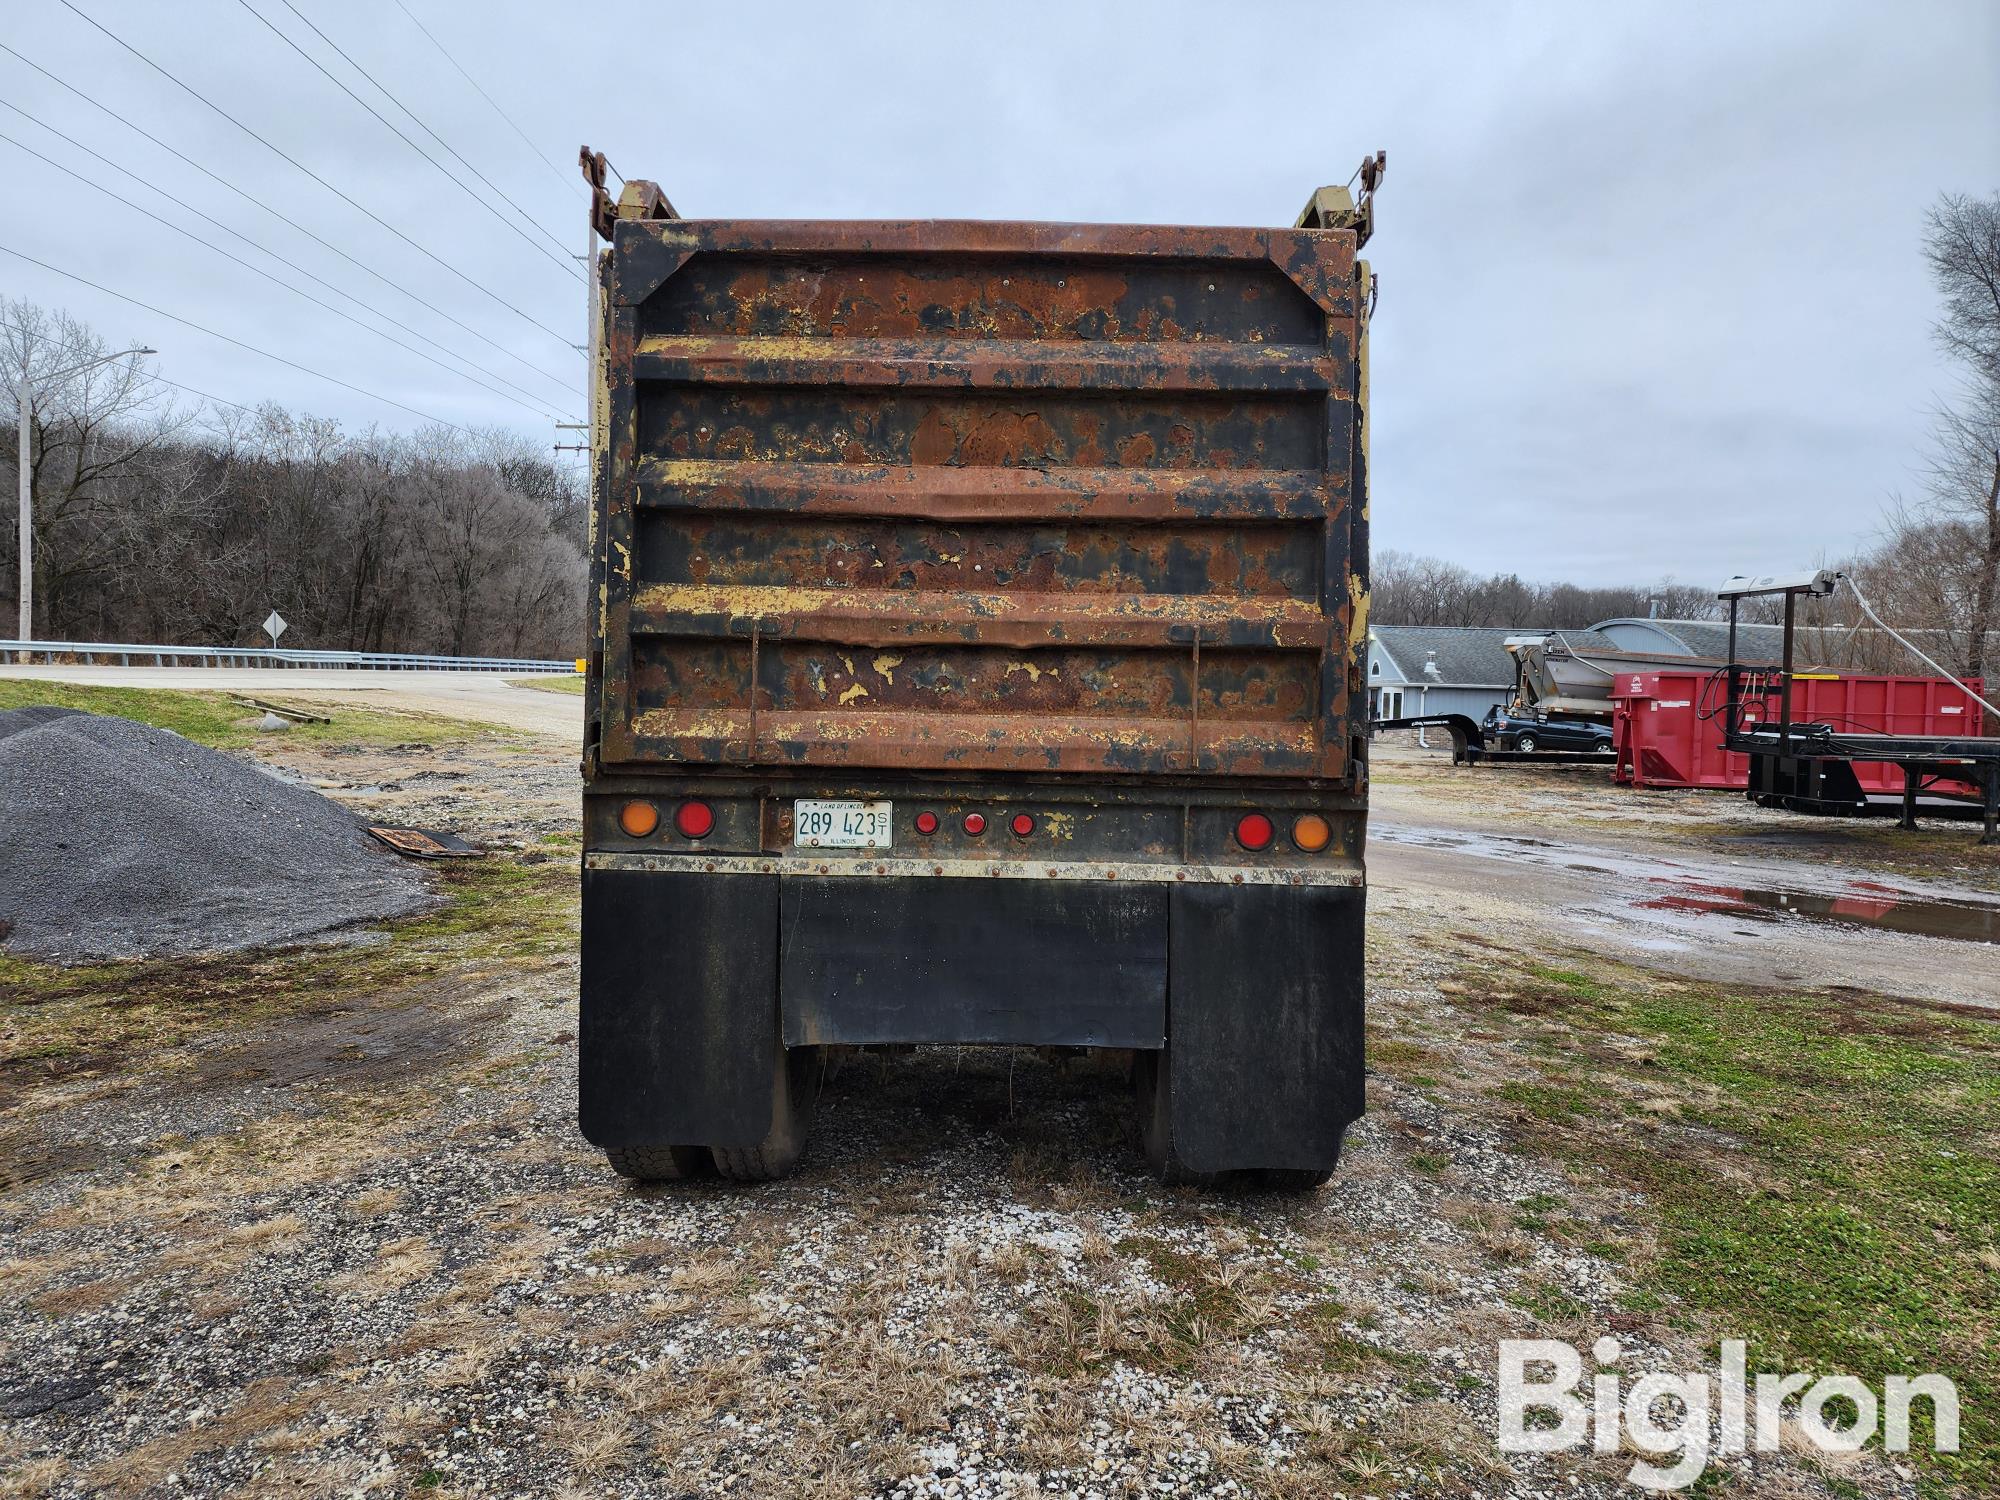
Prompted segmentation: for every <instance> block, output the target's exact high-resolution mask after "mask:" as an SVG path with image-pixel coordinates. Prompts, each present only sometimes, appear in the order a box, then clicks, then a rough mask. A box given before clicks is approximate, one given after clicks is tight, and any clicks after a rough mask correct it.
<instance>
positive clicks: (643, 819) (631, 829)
mask: <svg viewBox="0 0 2000 1500" xmlns="http://www.w3.org/2000/svg"><path fill="white" fill-rule="evenodd" d="M618 826H619V827H620V828H622V829H624V830H625V832H626V833H628V834H630V835H631V836H632V837H633V838H635V839H642V838H645V837H646V836H647V835H648V834H650V833H651V832H652V831H653V830H654V829H655V828H658V827H659V826H660V810H659V809H658V808H657V807H655V806H653V804H652V803H650V802H628V803H626V804H625V805H624V806H623V807H621V808H619V809H618Z"/></svg>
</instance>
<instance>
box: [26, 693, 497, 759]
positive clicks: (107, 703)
mask: <svg viewBox="0 0 2000 1500" xmlns="http://www.w3.org/2000/svg"><path fill="white" fill-rule="evenodd" d="M257 696H258V697H260V698H262V699H264V701H265V702H267V703H276V704H279V705H281V706H284V707H290V706H293V700H291V699H290V697H289V695H287V694H285V693H282V692H272V693H259V694H257ZM354 696H355V697H356V698H357V699H359V698H360V697H361V696H362V695H360V694H355V695H354ZM39 704H49V705H53V706H54V707H57V708H76V709H81V710H83V711H84V712H85V713H93V714H111V715H115V716H116V717H118V718H121V719H132V720H134V721H136V722H137V723H140V724H150V725H152V726H153V727H154V728H156V729H171V730H172V731H173V732H174V733H175V734H178V735H180V736H182V737H183V738H185V739H190V740H194V741H195V742H196V743H198V744H203V745H210V746H213V747H215V748H216V749H218V750H236V749H241V748H242V747H244V746H246V745H254V744H258V743H260V742H263V741H265V740H268V739H270V738H273V735H267V734H265V733H264V732H263V731H261V730H259V729H258V728H257V721H258V720H259V719H261V718H262V717H263V711H262V710H261V709H256V708H251V707H248V706H247V705H245V704H244V703H241V702H239V701H238V700H236V699H234V698H232V697H231V696H230V695H229V694H227V693H219V692H213V691H210V690H208V689H206V688H198V689H197V688H190V689H180V688H128V687H100V686H98V685H96V684H93V683H75V682H44V681H41V680H39V679H31V678H19V677H7V678H0V709H9V708H30V707H34V706H36V705H39ZM312 711H313V712H315V713H323V714H325V715H326V716H327V717H328V718H330V719H332V721H333V722H332V723H330V724H294V725H293V726H292V727H291V728H289V729H287V730H285V731H283V733H282V734H280V735H276V737H277V738H281V739H283V740H284V741H285V742H286V743H287V744H307V745H401V744H409V743H412V742H416V741H422V742H425V743H427V744H433V745H439V744H454V743H458V742H460V741H464V740H468V739H471V738H474V737H475V736H477V735H480V734H482V733H484V734H502V735H505V734H508V733H509V731H507V730H506V729H504V728H503V727H502V726H499V725H489V724H475V723H470V722H467V721H465V720H462V719H451V718H446V717H444V716H442V715H439V714H424V713H415V712H410V711H405V710H399V709H390V708H381V707H367V708H364V707H361V706H359V704H358V703H357V705H356V706H355V707H352V708H350V707H348V706H347V705H346V704H344V703H342V704H338V705H336V706H334V707H332V708H324V707H318V706H315V707H314V709H313V710H312ZM274 734H275V732H274Z"/></svg>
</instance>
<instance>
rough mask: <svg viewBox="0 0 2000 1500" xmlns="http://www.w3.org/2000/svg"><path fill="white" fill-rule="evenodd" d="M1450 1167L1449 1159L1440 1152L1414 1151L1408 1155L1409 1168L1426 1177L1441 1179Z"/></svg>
mask: <svg viewBox="0 0 2000 1500" xmlns="http://www.w3.org/2000/svg"><path fill="white" fill-rule="evenodd" d="M1450 1165H1451V1158H1450V1157H1449V1156H1446V1155H1444V1153H1442V1152H1440V1151H1414V1152H1412V1153H1411V1154H1410V1166H1411V1168H1412V1169H1413V1170H1415V1171H1418V1172H1421V1173H1423V1174H1424V1176H1426V1177H1441V1176H1443V1175H1444V1171H1445V1168H1447V1167H1449V1166H1450Z"/></svg>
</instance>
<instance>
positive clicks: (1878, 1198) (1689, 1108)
mask: <svg viewBox="0 0 2000 1500" xmlns="http://www.w3.org/2000/svg"><path fill="white" fill-rule="evenodd" d="M1533 978H1534V979H1535V980H1536V981H1538V982H1541V983H1544V984H1549V985H1554V986H1558V987H1559V988H1560V989H1561V991H1562V992H1563V993H1564V994H1565V996H1566V997H1568V1003H1567V1004H1565V1005H1564V1006H1563V1008H1562V1009H1561V1010H1560V1012H1559V1013H1553V1014H1550V1015H1549V1016H1548V1017H1547V1018H1546V1019H1543V1020H1533V1021H1523V1022H1522V1025H1523V1026H1526V1027H1534V1028H1536V1031H1535V1035H1537V1036H1538V1037H1539V1038H1540V1039H1541V1040H1543V1041H1551V1040H1552V1041H1554V1042H1556V1043H1557V1044H1558V1045H1560V1046H1561V1047H1562V1048H1563V1049H1564V1050H1565V1052H1566V1053H1567V1057H1568V1073H1569V1076H1573V1077H1588V1078H1590V1079H1592V1081H1593V1083H1594V1084H1595V1085H1596V1086H1597V1087H1598V1089H1599V1090H1600V1091H1601V1093H1600V1097H1615V1096H1616V1095H1617V1094H1618V1093H1619V1092H1620V1091H1621V1090H1625V1091H1629V1092H1630V1093H1631V1094H1633V1095H1635V1096H1643V1097H1647V1098H1658V1097H1659V1096H1661V1095H1662V1094H1664V1095H1665V1096H1666V1097H1667V1098H1668V1099H1670V1100H1671V1101H1672V1102H1673V1103H1674V1104H1675V1105H1676V1106H1677V1108H1678V1109H1679V1111H1680V1117H1679V1122H1678V1123H1676V1124H1674V1125H1671V1126H1664V1127H1662V1126H1659V1125H1658V1122H1657V1120H1653V1119H1647V1118H1645V1116H1644V1115H1643V1113H1641V1114H1640V1115H1638V1116H1636V1117H1635V1116H1634V1115H1632V1114H1629V1113H1627V1112H1625V1111H1620V1110H1591V1109H1589V1108H1587V1107H1586V1099H1585V1096H1583V1095H1581V1094H1580V1093H1579V1091H1577V1090H1575V1089H1572V1088H1568V1087H1565V1086H1561V1085H1556V1084H1549V1083H1523V1082H1510V1083H1507V1084H1503V1085H1501V1086H1500V1087H1499V1088H1498V1089H1496V1090H1495V1092H1496V1093H1497V1094H1499V1096H1500V1097H1502V1098H1505V1099H1507V1100H1508V1101H1509V1102H1512V1103H1515V1104H1518V1105H1520V1106H1522V1107H1523V1109H1524V1110H1525V1111H1526V1113H1527V1114H1528V1116H1529V1117H1530V1122H1529V1125H1528V1131H1527V1133H1528V1134H1529V1136H1530V1137H1531V1138H1533V1139H1538V1140H1539V1141H1540V1142H1541V1143H1543V1144H1544V1145H1546V1146H1547V1147H1548V1148H1549V1149H1551V1150H1553V1151H1555V1152H1558V1153H1560V1154H1564V1155H1566V1156H1569V1157H1571V1158H1573V1159H1576V1160H1577V1161H1579V1162H1580V1163H1590V1164H1595V1165H1598V1166H1602V1167H1605V1168H1608V1169H1610V1170H1611V1171H1612V1172H1613V1173H1614V1174H1615V1175H1617V1176H1618V1177H1620V1178H1622V1179H1623V1180H1625V1181H1626V1182H1628V1183H1630V1184H1632V1185H1635V1186H1637V1187H1639V1188H1640V1189H1641V1190H1643V1192H1644V1193H1645V1194H1646V1196H1647V1197H1648V1199H1649V1200H1650V1201H1651V1203H1652V1205H1653V1208H1654V1210H1655V1212H1656V1213H1657V1214H1658V1215H1659V1218H1660V1222H1661V1233H1662V1244H1661V1246H1660V1249H1661V1254H1660V1255H1659V1256H1658V1257H1657V1260H1656V1262H1655V1263H1654V1265H1653V1267H1652V1268H1651V1269H1650V1270H1649V1271H1648V1273H1647V1280H1646V1282H1645V1283H1644V1284H1642V1286H1641V1287H1640V1288H1638V1289H1637V1290H1636V1291H1635V1294H1634V1298H1635V1299H1636V1300H1638V1301H1643V1302H1645V1303H1647V1304H1648V1305H1649V1306H1648V1310H1653V1309H1658V1308H1660V1307H1662V1306H1664V1305H1665V1304H1666V1301H1667V1300H1668V1299H1674V1298H1677V1299H1679V1300H1680V1301H1681V1302H1682V1303H1683V1304H1686V1305H1692V1306H1694V1307H1696V1308H1700V1309H1704V1310H1706V1311H1707V1312H1708V1313H1710V1314H1712V1315H1713V1324H1714V1327H1715V1328H1716V1329H1717V1330H1718V1331H1719V1332H1720V1334H1721V1335H1722V1336H1725V1337H1737V1336H1740V1337H1744V1338H1747V1339H1748V1340H1749V1341H1750V1342H1751V1346H1752V1368H1753V1369H1758V1368H1773V1369H1774V1368H1780V1367H1782V1368H1784V1369H1787V1370H1790V1369H1798V1370H1811V1371H1816V1372H1822V1373H1834V1372H1838V1373H1844V1374H1853V1375H1858V1376H1860V1377H1861V1378H1863V1379H1864V1380H1866V1381H1868V1382H1869V1383H1870V1384H1871V1385H1874V1386H1876V1387H1877V1388H1878V1389H1879V1388H1880V1384H1881V1382H1882V1380H1883V1379H1884V1378H1885V1377H1886V1376H1888V1375H1891V1374H1917V1373H1921V1372H1925V1371H1932V1370H1936V1371H1939V1372H1941V1373H1943V1374H1946V1375H1948V1376H1950V1377H1951V1378H1952V1379H1953V1380H1954V1381H1956V1382H1957V1384H1958V1389H1959V1399H1960V1404H1961V1410H1962V1416H1963V1434H1962V1437H1963V1443H1962V1451H1961V1452H1960V1453H1959V1454H1957V1455H1950V1454H1943V1455H1933V1454H1931V1453H1930V1452H1929V1451H1928V1431H1927V1430H1926V1428H1927V1423H1928V1421H1929V1417H1930V1413H1929V1409H1928V1404H1927V1403H1920V1404H1919V1405H1918V1406H1917V1407H1916V1409H1915V1412H1916V1421H1915V1423H1914V1424H1913V1426H1914V1428H1915V1429H1916V1430H1915V1431H1913V1435H1912V1449H1911V1454H1910V1459H1911V1461H1913V1462H1914V1463H1915V1464H1916V1465H1917V1467H1918V1468H1919V1471H1920V1474H1921V1475H1922V1476H1923V1485H1924V1486H1925V1487H1927V1488H1928V1490H1929V1491H1930V1492H1933V1493H1942V1492H1944V1491H1946V1490H1948V1489H1949V1488H1951V1487H1953V1486H1959V1487H1962V1488H1964V1489H1965V1490H1967V1491H1971V1492H1977V1493H1996V1492H2000V1130H1996V1125H1995V1122H1996V1121H2000V1024H1996V1023H1995V1022H1994V1021H1989V1020H1986V1019H1983V1018H1979V1017H1975V1016H1971V1015H1965V1014H1959V1013H1951V1012H1945V1011H1941V1010H1934V1009H1930V1008H1926V1007H1923V1006H1918V1005H1903V1004H1896V1003H1892V1002H1888V1001H1879V1000H1873V999H1870V998H1868V997H1855V996H1852V995H1842V996H1840V997H1838V998H1829V997H1827V996H1821V995H1811V996H1799V995H1789V994H1784V993H1778V992H1768V991H1767V992H1754V993H1744V992H1740V991H1735V990H1721V989H1692V988H1684V987H1682V986H1678V985H1675V986H1671V987H1668V986H1662V985H1660V984H1659V983H1658V982H1657V981H1653V980H1650V979H1649V978H1647V977H1645V976H1637V975H1626V974H1623V973H1622V972H1621V973H1619V974H1618V975H1617V976H1615V977H1613V978H1606V979H1597V978H1590V977H1588V976H1583V975H1574V974H1571V973H1569V972H1567V971H1560V970H1536V971H1533ZM1632 1038H1637V1039H1638V1040H1640V1041H1642V1042H1644V1043H1646V1044H1647V1049H1648V1052H1649V1056H1648V1057H1647V1059H1646V1060H1645V1061H1644V1062H1643V1063H1640V1062H1637V1061H1634V1060H1633V1059H1632V1058H1631V1056H1630V1055H1629V1047H1627V1046H1626V1045H1625V1044H1626V1043H1627V1042H1628V1041H1629V1039H1632ZM1723 1158H1727V1159H1728V1160H1727V1161H1726V1169H1724V1170H1718V1167H1719V1166H1721V1165H1724V1163H1723V1161H1722V1160H1721V1159H1723ZM1523 1207H1524V1208H1525V1207H1526V1204H1524V1205H1523ZM1631 1300H1633V1299H1628V1301H1631ZM1759 1360H1762V1361H1763V1363H1759Z"/></svg>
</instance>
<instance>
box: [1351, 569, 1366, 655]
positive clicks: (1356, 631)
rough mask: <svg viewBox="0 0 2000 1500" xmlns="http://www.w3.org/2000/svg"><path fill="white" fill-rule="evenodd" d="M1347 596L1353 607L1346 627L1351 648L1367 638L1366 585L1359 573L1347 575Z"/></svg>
mask: <svg viewBox="0 0 2000 1500" xmlns="http://www.w3.org/2000/svg"><path fill="white" fill-rule="evenodd" d="M1347 597H1348V598H1349V599H1350V600H1351V601H1353V607H1354V617H1353V620H1352V622H1351V623H1350V624H1349V625H1348V627H1347V645H1348V649H1349V650H1352V649H1353V648H1354V647H1356V646H1358V645H1360V644H1361V643H1362V642H1363V641H1365V640H1367V639H1368V585H1367V584H1365V583H1363V582H1362V581H1361V575H1360V574H1359V573H1349V574H1348V575H1347Z"/></svg>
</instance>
